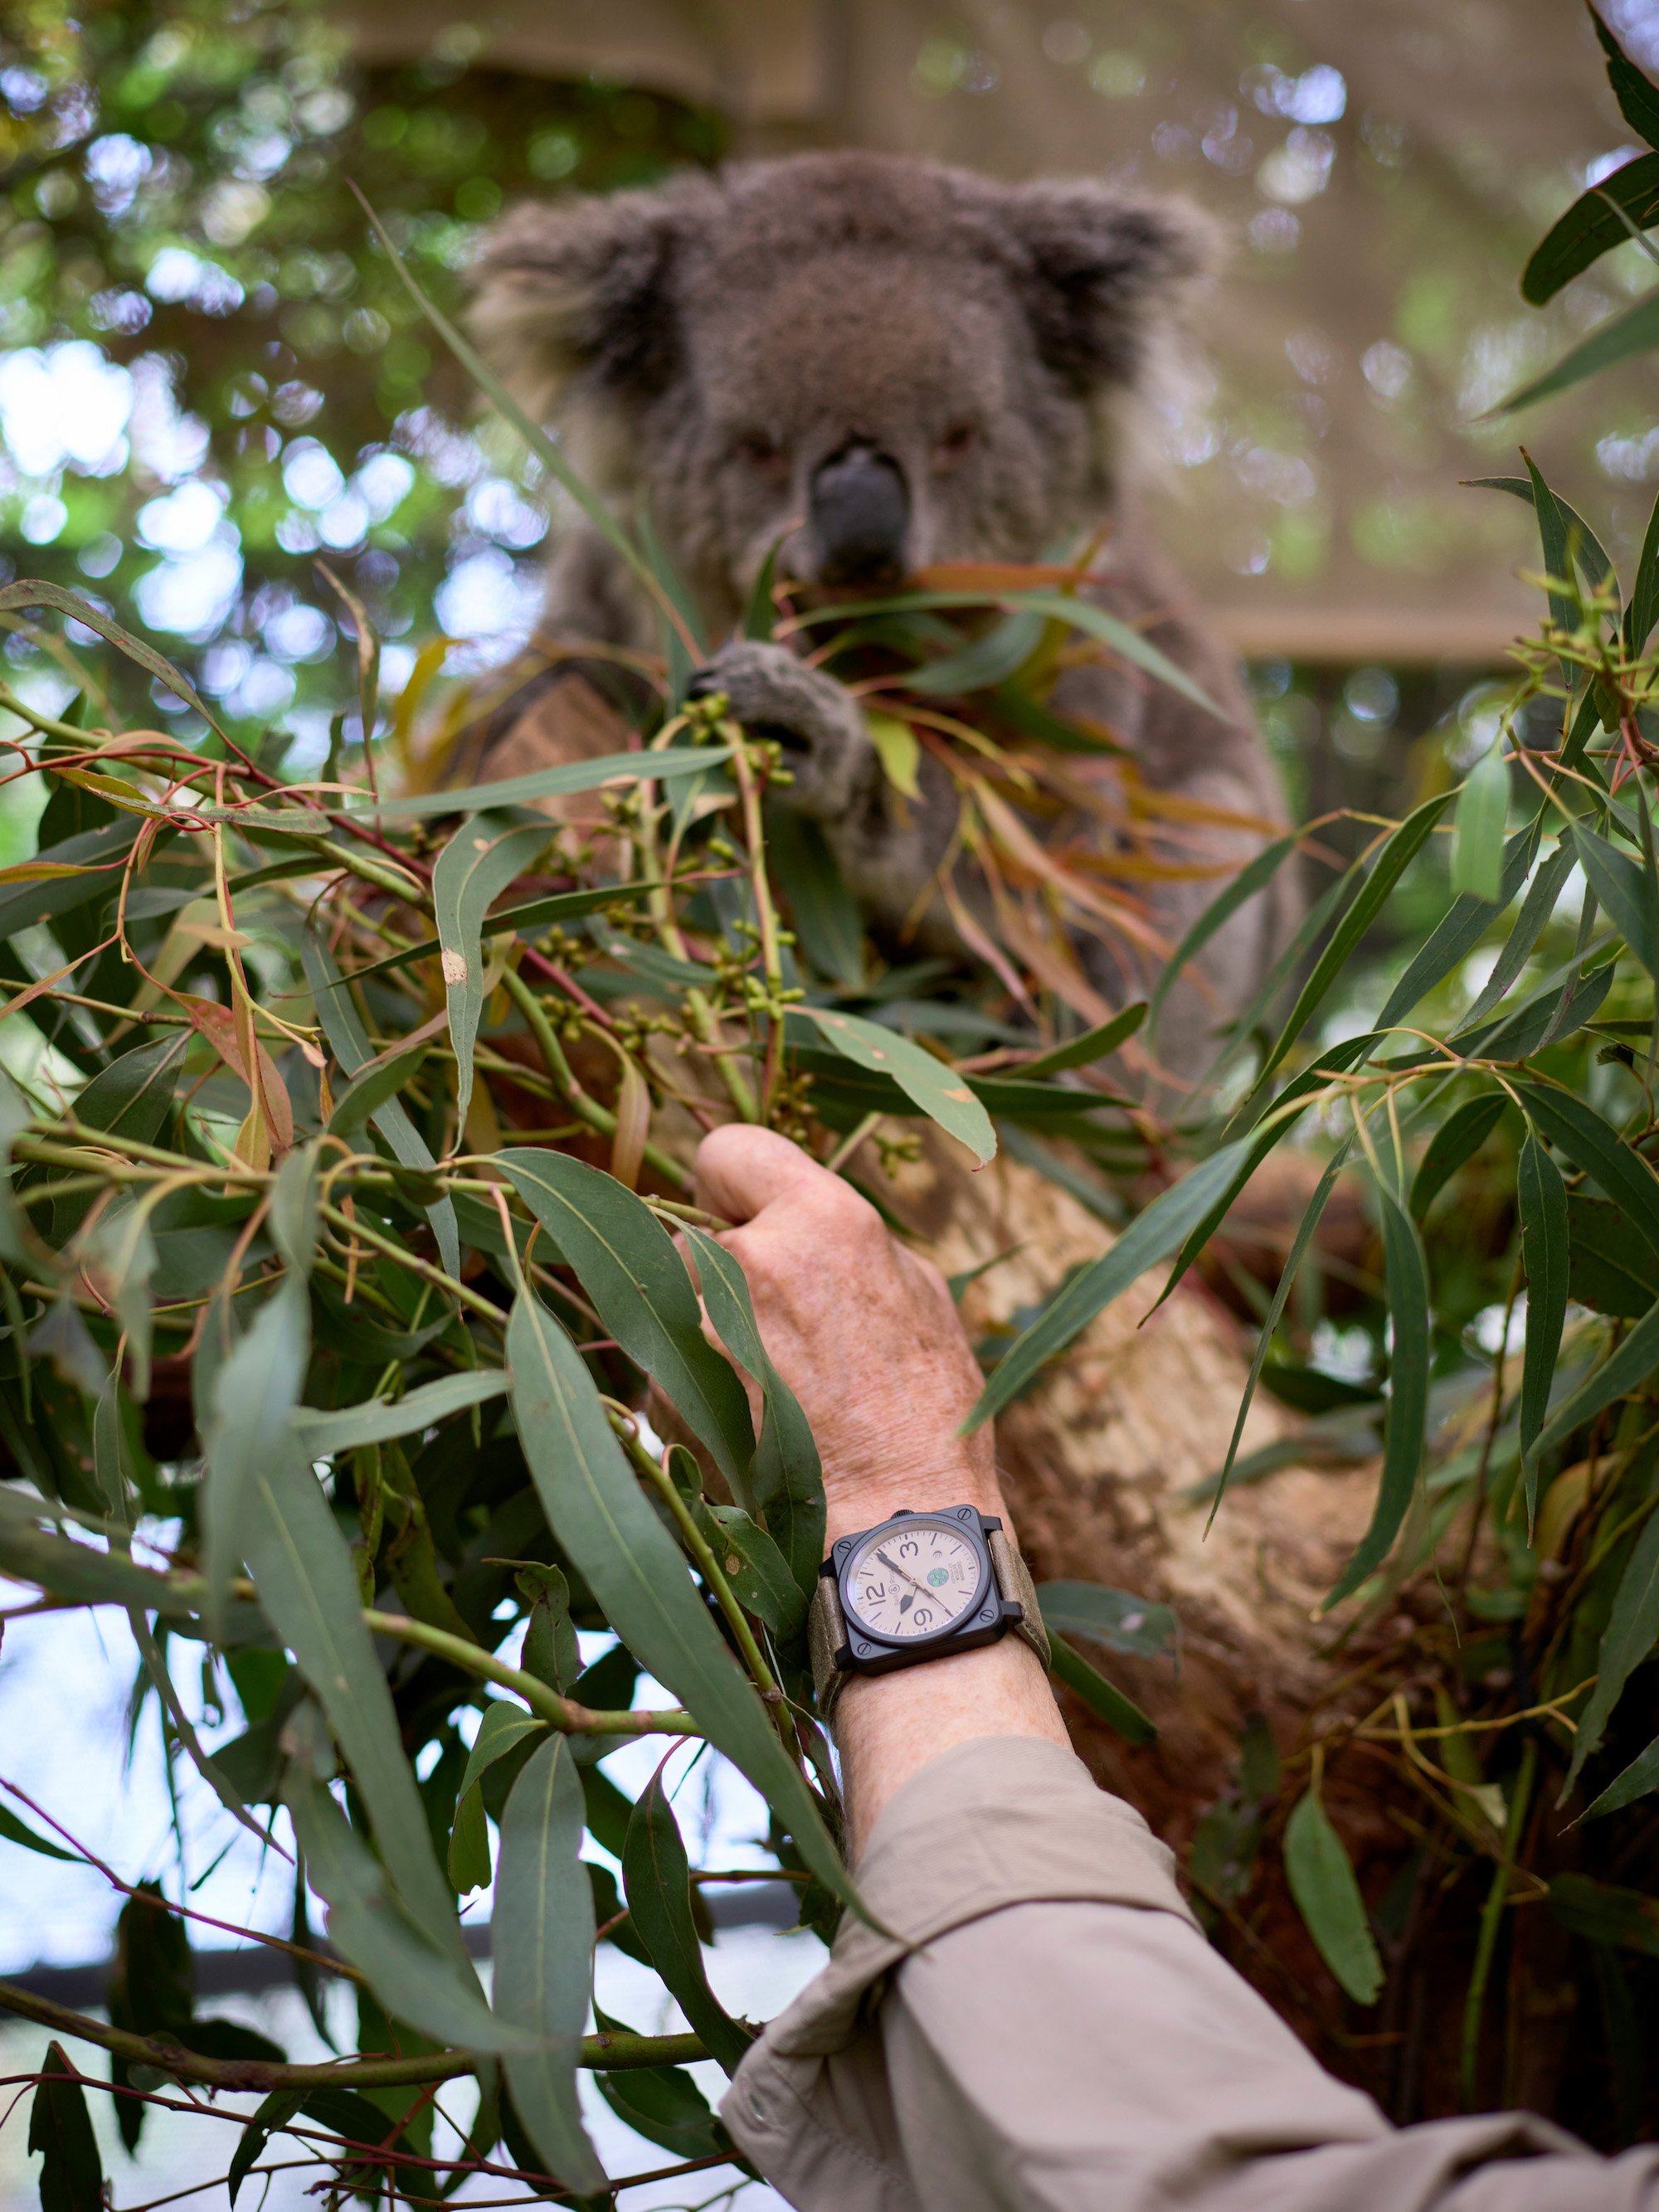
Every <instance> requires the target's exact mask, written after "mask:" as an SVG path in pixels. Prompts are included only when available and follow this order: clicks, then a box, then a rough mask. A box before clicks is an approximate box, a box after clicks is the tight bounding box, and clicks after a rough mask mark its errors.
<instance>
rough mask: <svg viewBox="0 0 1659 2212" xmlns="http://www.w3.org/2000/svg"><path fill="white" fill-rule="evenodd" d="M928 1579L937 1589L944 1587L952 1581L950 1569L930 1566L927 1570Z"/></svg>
mask: <svg viewBox="0 0 1659 2212" xmlns="http://www.w3.org/2000/svg"><path fill="white" fill-rule="evenodd" d="M927 1579H928V1581H929V1582H930V1583H932V1584H933V1588H934V1589H943V1588H944V1586H945V1583H948V1582H949V1581H950V1579H951V1577H950V1574H949V1572H948V1571H947V1570H946V1569H945V1568H944V1567H929V1569H928V1570H927Z"/></svg>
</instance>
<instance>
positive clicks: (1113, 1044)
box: [1019, 984, 1162, 1082]
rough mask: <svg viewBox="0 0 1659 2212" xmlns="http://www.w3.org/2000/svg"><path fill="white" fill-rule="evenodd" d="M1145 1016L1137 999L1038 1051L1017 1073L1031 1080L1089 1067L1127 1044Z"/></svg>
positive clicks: (1143, 1007) (1144, 1003)
mask: <svg viewBox="0 0 1659 2212" xmlns="http://www.w3.org/2000/svg"><path fill="white" fill-rule="evenodd" d="M1161 987H1162V986H1161V984H1160V988H1161ZM1145 1020H1146V1000H1145V999H1137V1000H1135V1003H1134V1004H1133V1006H1125V1008H1124V1009H1123V1012H1121V1014H1114V1015H1113V1017H1112V1018H1111V1020H1110V1021H1109V1022H1102V1023H1101V1024H1100V1025H1099V1027H1098V1028H1097V1029H1092V1030H1085V1031H1084V1032H1083V1035H1082V1036H1074V1037H1071V1038H1068V1039H1067V1041H1066V1043H1064V1044H1057V1045H1055V1046H1054V1048H1053V1049H1052V1050H1051V1051H1048V1052H1040V1053H1039V1054H1037V1056H1036V1059H1035V1060H1027V1061H1026V1062H1025V1065H1024V1066H1023V1067H1022V1068H1021V1069H1020V1071H1019V1073H1020V1075H1021V1077H1022V1078H1023V1079H1024V1080H1025V1081H1027V1082H1032V1081H1038V1080H1041V1079H1042V1078H1044V1077H1046V1076H1050V1075H1059V1074H1061V1073H1063V1072H1064V1071H1065V1070H1066V1068H1068V1067H1092V1066H1094V1064H1095V1062H1096V1061H1097V1060H1104V1059H1105V1057H1106V1055H1107V1054H1108V1053H1111V1052H1115V1051H1116V1050H1117V1048H1118V1047H1119V1046H1120V1045H1121V1044H1127V1042H1128V1041H1129V1039H1130V1038H1131V1037H1132V1036H1133V1035H1134V1033H1135V1031H1136V1030H1138V1029H1139V1027H1140V1024H1142V1022H1144V1021H1145Z"/></svg>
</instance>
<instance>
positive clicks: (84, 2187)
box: [28, 2043, 104, 2212]
mask: <svg viewBox="0 0 1659 2212" xmlns="http://www.w3.org/2000/svg"><path fill="white" fill-rule="evenodd" d="M40 2074H41V2080H40V2085H39V2087H37V2088H36V2090H35V2092H34V2097H33V2102H32V2104H31V2106H30V2107H29V2133H28V2148H29V2149H30V2150H31V2151H32V2152H33V2151H39V2152H40V2154H41V2166H40V2212H104V2163H103V2160H101V2159H100V2157H99V2155H98V2139H97V2137H96V2136H94V2134H93V2132H92V2119H91V2116H90V2115H89V2114H88V2111H87V2098H86V2092H85V2091H84V2090H83V2089H82V2087H81V2084H80V2081H78V2079H77V2078H76V2072H75V2069H74V2068H73V2067H72V2066H71V2065H70V2062H69V2058H68V2056H67V2055H66V2053H65V2051H64V2046H63V2045H62V2044H61V2043H49V2044H48V2045H46V2057H45V2059H44V2060H43V2061H42V2062H41V2066H40Z"/></svg>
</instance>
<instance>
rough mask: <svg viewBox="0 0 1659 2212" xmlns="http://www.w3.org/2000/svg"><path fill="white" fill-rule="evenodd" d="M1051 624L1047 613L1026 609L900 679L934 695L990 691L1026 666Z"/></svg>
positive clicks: (957, 695)
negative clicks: (960, 647) (959, 649)
mask: <svg viewBox="0 0 1659 2212" xmlns="http://www.w3.org/2000/svg"><path fill="white" fill-rule="evenodd" d="M1047 628H1048V617H1047V616H1046V615H1042V614H1039V613H1036V612H1035V611H1033V610H1032V609H1030V608H1029V607H1027V608H1022V609H1020V610H1019V611H1018V612H1017V613H1014V614H1010V615H1004V617H1002V619H1001V621H1000V622H997V623H992V625H991V627H990V629H987V631H986V632H985V633H984V635H982V636H980V637H976V638H974V639H972V640H971V641H969V643H968V644H967V645H964V646H963V647H962V649H961V651H960V652H958V653H946V654H945V656H944V658H943V659H939V660H929V661H924V662H923V663H922V665H921V667H919V668H913V669H911V670H910V671H909V672H908V674H907V675H903V676H901V677H898V678H896V682H897V683H898V684H900V685H901V686H902V688H903V689H904V690H907V691H922V692H926V693H927V695H928V696H930V697H933V698H944V699H960V698H963V697H965V696H967V695H968V693H969V692H970V691H988V690H991V689H992V688H993V687H994V685H996V684H1001V683H1004V682H1006V679H1007V678H1009V677H1011V676H1012V675H1014V674H1016V673H1017V672H1018V670H1020V669H1022V668H1024V665H1025V664H1026V662H1027V661H1028V660H1029V659H1030V657H1031V655H1032V654H1033V653H1035V652H1036V649H1037V647H1038V646H1039V645H1041V644H1042V633H1043V631H1044V630H1045V629H1047Z"/></svg>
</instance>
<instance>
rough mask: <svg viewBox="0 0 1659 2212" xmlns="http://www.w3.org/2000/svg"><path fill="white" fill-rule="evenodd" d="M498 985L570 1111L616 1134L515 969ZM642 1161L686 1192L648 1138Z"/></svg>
mask: <svg viewBox="0 0 1659 2212" xmlns="http://www.w3.org/2000/svg"><path fill="white" fill-rule="evenodd" d="M501 982H502V984H503V986H504V987H505V988H506V991H507V996H508V997H509V998H510V999H511V1000H512V1001H513V1005H514V1006H517V1008H518V1009H519V1011H520V1013H521V1014H522V1015H523V1016H524V1018H525V1020H526V1024H528V1025H529V1029H530V1034H531V1035H532V1036H533V1037H534V1038H535V1040H536V1044H537V1048H538V1050H539V1052H540V1053H541V1055H542V1058H543V1059H544V1060H545V1061H546V1063H547V1072H548V1074H549V1075H550V1077H551V1078H552V1080H553V1083H554V1085H555V1086H556V1089H557V1091H559V1093H560V1095H561V1097H562V1098H563V1099H564V1100H565V1102H566V1103H567V1104H568V1106H569V1108H570V1110H571V1112H572V1113H573V1114H579V1115H580V1116H581V1118H582V1120H583V1121H586V1124H587V1126H588V1127H589V1128H590V1129H595V1130H597V1131H598V1132H599V1134H600V1135H601V1136H602V1137H614V1136H615V1135H616V1133H617V1117H616V1115H614V1114H613V1113H612V1112H611V1109H610V1108H609V1107H608V1106H602V1105H601V1104H600V1103H599V1100H598V1099H597V1098H595V1097H593V1096H592V1093H591V1092H590V1091H586V1090H584V1089H583V1087H582V1085H581V1084H580V1081H579V1080H578V1079H577V1076H576V1073H575V1071H574V1068H573V1067H572V1066H571V1065H570V1062H569V1060H568V1059H567V1058H566V1057H565V1050H564V1047H563V1046H562V1044H561V1043H560V1042H559V1039H558V1035H557V1032H556V1030H555V1029H554V1027H553V1024H552V1023H551V1022H550V1021H549V1019H548V1018H547V1009H546V1008H545V1007H544V1006H543V1004H542V1002H541V1000H540V999H539V998H538V996H537V995H536V994H535V992H534V991H532V989H531V987H530V986H529V984H528V983H526V981H525V980H524V978H523V976H522V975H520V974H519V973H518V972H517V970H516V969H512V968H506V969H502V971H501ZM645 1158H646V1161H647V1164H648V1165H649V1166H651V1167H652V1168H653V1169H654V1170H656V1172H657V1174H659V1176H663V1177H664V1178H665V1180H666V1181H667V1182H671V1183H672V1184H673V1185H674V1187H675V1188H676V1189H677V1190H684V1191H689V1190H690V1188H691V1177H690V1176H689V1175H688V1174H687V1173H686V1171H685V1170H684V1168H683V1167H682V1166H681V1165H680V1164H679V1162H678V1160H672V1159H671V1158H669V1156H668V1154H667V1153H666V1152H664V1151H663V1150H662V1148H661V1147H660V1146H658V1145H653V1143H652V1142H651V1140H650V1139H649V1138H647V1139H646V1146H645Z"/></svg>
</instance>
